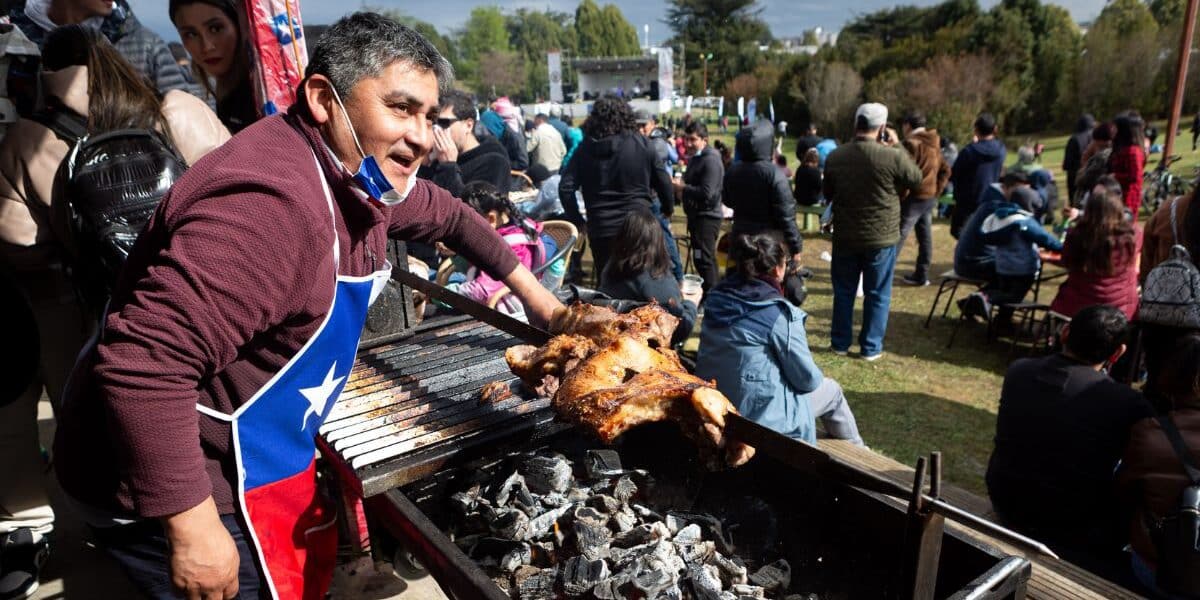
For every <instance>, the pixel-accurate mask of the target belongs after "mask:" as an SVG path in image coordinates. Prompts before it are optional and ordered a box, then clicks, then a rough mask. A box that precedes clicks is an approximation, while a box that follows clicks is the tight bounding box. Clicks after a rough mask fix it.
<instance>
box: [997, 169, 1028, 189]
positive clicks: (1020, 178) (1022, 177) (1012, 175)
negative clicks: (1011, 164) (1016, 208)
mask: <svg viewBox="0 0 1200 600" xmlns="http://www.w3.org/2000/svg"><path fill="white" fill-rule="evenodd" d="M1000 183H1002V184H1004V185H1009V186H1011V185H1015V184H1018V183H1029V176H1028V175H1026V174H1025V171H1022V170H1020V169H1010V170H1009V171H1008V172H1007V173H1005V174H1004V175H1003V176H1002V177H1000Z"/></svg>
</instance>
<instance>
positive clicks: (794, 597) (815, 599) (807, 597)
mask: <svg viewBox="0 0 1200 600" xmlns="http://www.w3.org/2000/svg"><path fill="white" fill-rule="evenodd" d="M783 600H821V597H820V596H818V595H816V594H788V595H786V596H784V597H783Z"/></svg>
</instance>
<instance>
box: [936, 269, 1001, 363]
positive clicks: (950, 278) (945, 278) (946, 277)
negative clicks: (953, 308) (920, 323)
mask: <svg viewBox="0 0 1200 600" xmlns="http://www.w3.org/2000/svg"><path fill="white" fill-rule="evenodd" d="M962 283H966V284H969V285H973V286H975V288H976V289H979V288H982V287H983V286H984V285H986V284H987V282H986V281H984V280H982V279H971V278H970V277H963V276H962V275H959V274H958V273H955V272H954V269H951V270H949V271H946V272H945V273H942V281H941V282H940V283H939V284H938V291H937V295H936V296H934V297H933V305H932V306H930V307H929V315H928V316H927V317H925V329H929V323H930V321H932V320H933V313H935V312H937V307H938V304H939V303H940V302H941V301H942V294H945V293H946V292H950V297H949V298H947V299H946V306H945V308H943V309H942V318H945V317H946V315H947V314H949V313H950V305H951V304H953V303H954V295H955V294H956V293H958V286H959V284H962ZM950 343H951V344H953V343H954V339H953V338H951V339H950Z"/></svg>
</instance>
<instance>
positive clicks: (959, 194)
mask: <svg viewBox="0 0 1200 600" xmlns="http://www.w3.org/2000/svg"><path fill="white" fill-rule="evenodd" d="M1006 155H1007V151H1006V150H1005V148H1004V142H1001V141H1000V140H999V139H997V138H996V117H993V116H992V115H991V113H982V114H980V115H979V117H978V118H976V119H975V141H974V142H972V143H970V144H968V145H967V147H966V148H963V149H962V151H961V152H959V153H958V158H956V159H955V160H954V167H953V169H952V170H951V172H950V181H951V182H952V183H953V184H954V211H953V212H952V213H951V214H950V235H952V236H954V239H958V233H959V232H960V231H961V230H962V227H963V224H965V223H966V222H967V219H970V218H971V215H972V214H974V213H975V209H976V207H978V206H979V198H980V196H982V195H983V192H984V190H986V189H987V188H988V186H989V185H992V184H993V183H996V182H997V181H999V180H1000V173H1001V171H1003V170H1004V157H1005V156H1006Z"/></svg>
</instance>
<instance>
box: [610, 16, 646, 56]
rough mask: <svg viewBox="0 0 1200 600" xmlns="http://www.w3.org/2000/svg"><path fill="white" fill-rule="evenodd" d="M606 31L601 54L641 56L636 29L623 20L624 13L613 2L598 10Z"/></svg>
mask: <svg viewBox="0 0 1200 600" xmlns="http://www.w3.org/2000/svg"><path fill="white" fill-rule="evenodd" d="M600 16H601V17H603V19H604V20H603V23H604V29H605V32H606V34H607V35H606V36H605V38H606V39H605V43H606V47H605V48H604V53H603V54H602V55H601V56H641V54H642V46H641V44H639V43H638V34H637V29H634V27H633V25H630V24H629V21H627V20H625V15H624V14H622V13H621V9H619V8H617V5H615V4H605V5H604V8H603V9H601V10H600Z"/></svg>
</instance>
